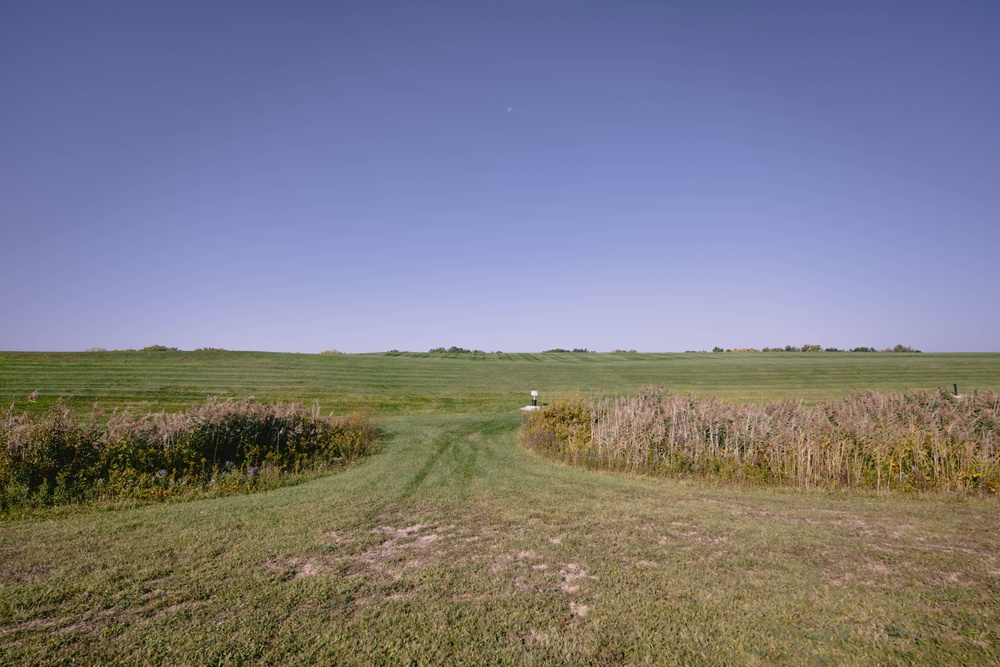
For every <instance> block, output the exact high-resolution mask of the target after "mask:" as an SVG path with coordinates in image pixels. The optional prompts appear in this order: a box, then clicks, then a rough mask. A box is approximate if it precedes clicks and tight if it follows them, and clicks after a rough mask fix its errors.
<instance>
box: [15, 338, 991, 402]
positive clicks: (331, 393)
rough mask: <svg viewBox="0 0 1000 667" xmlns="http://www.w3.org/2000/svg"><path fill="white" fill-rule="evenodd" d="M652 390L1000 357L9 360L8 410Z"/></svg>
mask: <svg viewBox="0 0 1000 667" xmlns="http://www.w3.org/2000/svg"><path fill="white" fill-rule="evenodd" d="M650 383H652V384H657V385H659V384H663V385H665V386H666V387H667V388H668V389H669V390H671V391H676V392H682V393H687V392H695V393H699V394H706V395H708V394H711V395H717V396H719V397H721V398H727V399H733V400H751V401H755V400H768V399H773V398H784V397H791V398H797V399H802V400H805V401H807V402H812V401H819V400H823V399H829V398H836V397H838V396H842V395H845V394H848V393H851V392H853V391H862V390H866V389H873V390H878V391H905V390H907V389H934V388H937V387H951V386H952V385H953V384H958V385H959V390H960V391H966V392H967V391H971V389H973V388H975V387H979V388H983V389H987V388H988V389H994V390H1000V354H879V353H875V354H872V353H816V354H809V353H757V354H752V353H727V354H711V353H710V354H630V353H625V354H621V353H618V354H594V353H579V354H573V353H550V354H486V355H473V354H452V355H447V354H445V355H441V354H417V353H412V354H411V353H398V354H396V353H393V354H364V355H306V354H276V353H260V352H134V353H12V352H6V353H0V400H4V401H7V402H8V404H9V402H13V403H14V404H15V406H17V407H18V408H21V407H25V406H26V405H27V403H26V400H25V399H26V397H27V395H28V394H29V393H31V392H32V391H35V390H36V389H37V390H39V392H40V395H41V398H40V401H39V403H38V404H36V405H35V406H33V408H32V409H36V410H37V409H41V408H43V407H44V406H45V405H47V404H48V403H50V402H51V401H53V400H55V398H56V397H59V396H62V397H65V398H67V399H72V400H73V401H74V403H75V404H76V405H77V406H78V407H89V405H90V404H92V403H95V402H96V403H97V404H99V405H100V406H102V407H104V408H108V409H110V408H114V407H120V406H131V407H133V408H136V409H140V410H159V409H167V410H177V409H180V408H183V407H186V406H188V405H190V404H191V403H194V402H198V401H202V400H204V399H205V398H206V397H207V396H223V397H224V396H233V397H245V396H250V395H253V396H256V397H257V398H258V399H260V400H264V401H278V400H280V401H301V402H305V403H311V402H313V401H318V402H319V403H320V404H321V406H322V407H323V409H324V410H328V411H329V410H332V411H337V412H342V411H345V410H350V409H357V408H368V409H372V410H376V411H378V412H382V413H386V414H394V413H395V414H398V413H421V412H440V411H447V412H490V411H495V410H497V409H513V408H516V407H519V406H521V405H524V404H526V403H527V401H528V400H529V397H528V392H529V391H530V390H532V389H535V390H538V391H540V392H541V398H542V400H543V401H551V400H554V399H555V398H557V397H560V396H571V395H574V394H580V395H583V396H589V395H596V394H606V393H618V394H620V393H631V392H634V391H635V390H636V389H637V388H638V387H639V386H641V385H644V384H650Z"/></svg>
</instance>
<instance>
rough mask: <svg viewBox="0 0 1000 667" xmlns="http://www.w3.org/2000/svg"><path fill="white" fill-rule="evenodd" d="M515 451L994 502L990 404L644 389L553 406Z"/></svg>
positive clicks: (624, 467) (938, 396)
mask: <svg viewBox="0 0 1000 667" xmlns="http://www.w3.org/2000/svg"><path fill="white" fill-rule="evenodd" d="M522 441H523V442H524V443H525V444H526V445H527V446H528V447H530V448H532V449H535V450H536V451H540V452H542V453H544V454H548V455H551V456H554V457H556V458H561V459H564V460H567V461H570V462H572V463H574V464H577V465H584V466H587V467H594V468H603V469H611V470H620V471H627V472H633V473H640V474H663V475H673V476H702V477H709V478H717V479H721V480H725V481H734V482H741V483H751V484H776V485H791V486H800V487H827V488H850V489H864V490H876V491H881V490H886V489H893V490H906V491H909V490H943V491H958V492H962V493H996V492H997V491H998V490H1000V398H998V396H997V394H996V393H994V392H992V391H976V392H974V393H973V394H971V395H969V396H954V395H952V394H951V393H949V392H947V391H944V390H940V391H936V392H908V393H877V392H871V391H869V392H864V393H860V394H854V395H850V396H846V397H844V398H843V399H841V400H838V401H827V402H823V403H820V404H818V405H813V406H807V405H805V404H803V403H802V402H797V401H792V400H784V401H775V402H770V403H765V404H754V403H748V404H743V403H734V402H726V401H721V400H718V399H715V398H707V399H706V398H700V397H697V396H694V395H688V396H681V395H676V394H670V393H666V392H664V391H663V389H662V388H656V387H652V386H649V387H646V388H644V389H641V390H640V391H639V392H638V393H637V394H636V395H635V396H620V397H613V398H604V399H601V400H596V401H593V402H585V401H583V400H580V399H576V400H571V401H561V402H558V403H557V404H555V405H553V406H552V407H550V408H548V409H546V410H543V411H539V412H536V413H534V414H532V415H530V416H528V417H527V418H526V421H525V425H524V428H523V429H522Z"/></svg>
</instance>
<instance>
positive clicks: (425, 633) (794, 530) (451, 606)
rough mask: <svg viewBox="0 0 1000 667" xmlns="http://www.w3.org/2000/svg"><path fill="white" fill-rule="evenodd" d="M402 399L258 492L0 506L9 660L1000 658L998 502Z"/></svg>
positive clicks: (1, 645) (5, 660)
mask: <svg viewBox="0 0 1000 667" xmlns="http://www.w3.org/2000/svg"><path fill="white" fill-rule="evenodd" d="M518 423H519V417H518V415H517V414H513V413H500V414H488V413H483V414H472V415H463V414H434V415H405V416H397V417H390V418H388V419H386V421H385V424H386V426H387V429H388V438H387V441H386V443H385V446H384V448H383V450H382V452H381V453H379V454H377V455H375V456H373V457H371V458H370V459H369V460H367V461H365V462H363V463H362V464H360V465H358V466H356V467H355V468H353V469H351V470H349V471H346V472H344V473H340V474H336V475H332V476H329V477H326V478H322V479H319V480H315V481H312V482H309V483H306V484H302V485H300V486H296V487H291V488H285V489H280V490H277V491H272V492H268V493H262V494H258V495H251V496H242V497H230V498H220V499H213V500H206V501H197V502H188V503H178V504H167V505H154V506H148V507H142V508H137V509H130V510H118V511H86V512H76V513H69V514H66V515H63V516H60V515H55V514H54V515H52V516H51V517H49V518H47V519H44V520H32V521H26V522H19V523H9V524H6V525H0V663H2V664H11V665H13V664H18V665H23V664H47V665H51V664H61V663H71V662H82V663H97V662H100V663H104V664H214V665H225V664H247V663H254V664H358V665H365V664H393V665H395V664H512V665H521V664H637V665H640V664H750V665H753V664H760V665H765V664H768V665H769V664H857V665H864V664H870V665H887V664H890V665H891V664H901V665H902V664H913V663H928V664H996V663H997V662H1000V630H998V628H1000V603H998V600H1000V556H998V554H1000V534H998V531H997V528H998V526H1000V505H998V504H997V503H996V502H995V501H988V500H985V501H984V500H976V499H969V500H947V499H940V498H928V497H922V498H920V497H917V498H913V497H866V496H857V495H854V496H830V495H822V494H815V493H797V492H793V491H781V490H740V489H734V488H725V487H713V486H707V485H704V484H684V483H678V482H669V481H666V482H665V481H662V480H658V481H654V480H643V479H633V478H625V477H620V476H614V475H603V474H595V473H590V472H584V471H579V470H574V469H571V468H567V467H563V466H558V465H553V464H551V463H549V462H546V461H542V460H540V459H538V458H536V457H535V456H533V455H532V454H530V453H528V452H525V451H524V450H523V449H521V448H520V447H519V446H518V444H517V442H516V439H515V433H514V432H515V429H516V427H517V425H518Z"/></svg>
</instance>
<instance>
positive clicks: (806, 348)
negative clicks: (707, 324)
mask: <svg viewBox="0 0 1000 667" xmlns="http://www.w3.org/2000/svg"><path fill="white" fill-rule="evenodd" d="M712 352H912V353H920V350H915V349H913V348H912V347H910V346H909V345H902V344H899V345H896V346H895V347H887V348H885V349H882V350H879V349H877V348H874V347H855V348H853V349H850V350H841V349H839V348H836V347H823V346H822V345H803V346H801V347H796V346H794V345H786V346H785V347H765V348H761V349H760V350H758V349H757V348H753V347H737V348H730V349H724V348H721V347H719V346H715V347H714V348H712Z"/></svg>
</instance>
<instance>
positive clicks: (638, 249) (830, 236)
mask: <svg viewBox="0 0 1000 667" xmlns="http://www.w3.org/2000/svg"><path fill="white" fill-rule="evenodd" d="M0 231H2V234H0V288H2V293H3V303H4V305H3V308H2V310H0V313H2V315H0V317H2V324H0V349H5V350H83V349H86V348H90V347H98V346H99V347H105V348H109V349H113V348H130V347H142V346H146V345H150V344H154V343H156V344H162V345H169V346H177V347H181V348H183V349H191V348H195V347H205V346H211V347H225V348H230V349H252V350H275V351H299V352H318V351H320V350H325V349H332V348H335V349H339V350H344V351H348V352H366V351H379V350H387V349H391V348H396V349H401V350H416V351H421V350H423V351H425V350H427V349H429V348H431V347H436V346H446V347H447V346H451V345H459V346H462V347H469V348H481V349H484V350H487V351H490V350H504V351H520V350H541V349H547V348H551V347H587V348H590V349H595V350H611V349H614V348H635V349H638V350H643V351H683V350H689V349H695V350H699V349H711V348H712V347H713V346H715V345H720V346H722V347H763V346H784V345H788V344H792V345H801V344H803V343H819V344H822V345H824V346H836V347H854V346H862V345H864V346H876V347H885V346H891V345H894V344H896V343H903V344H906V345H911V346H913V347H916V348H919V349H922V350H924V351H998V350H1000V259H998V249H1000V2H996V0H986V1H982V2H960V1H942V2H919V1H906V2H883V1H879V0H869V1H864V2H800V1H798V0H789V1H787V2H767V1H764V2H742V1H739V2H712V1H706V2H676V3H668V2H544V1H537V2H523V3H522V2H512V1H505V2H468V1H458V2H426V3H424V2H395V3H383V2H376V1H365V2H252V1H240V2H216V1H213V2H203V1H197V2H177V1H173V0H172V1H170V2H136V1H133V0H128V1H124V2H70V1H66V2H44V1H36V0H31V1H24V2H21V1H18V0H5V1H4V2H3V3H0Z"/></svg>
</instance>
